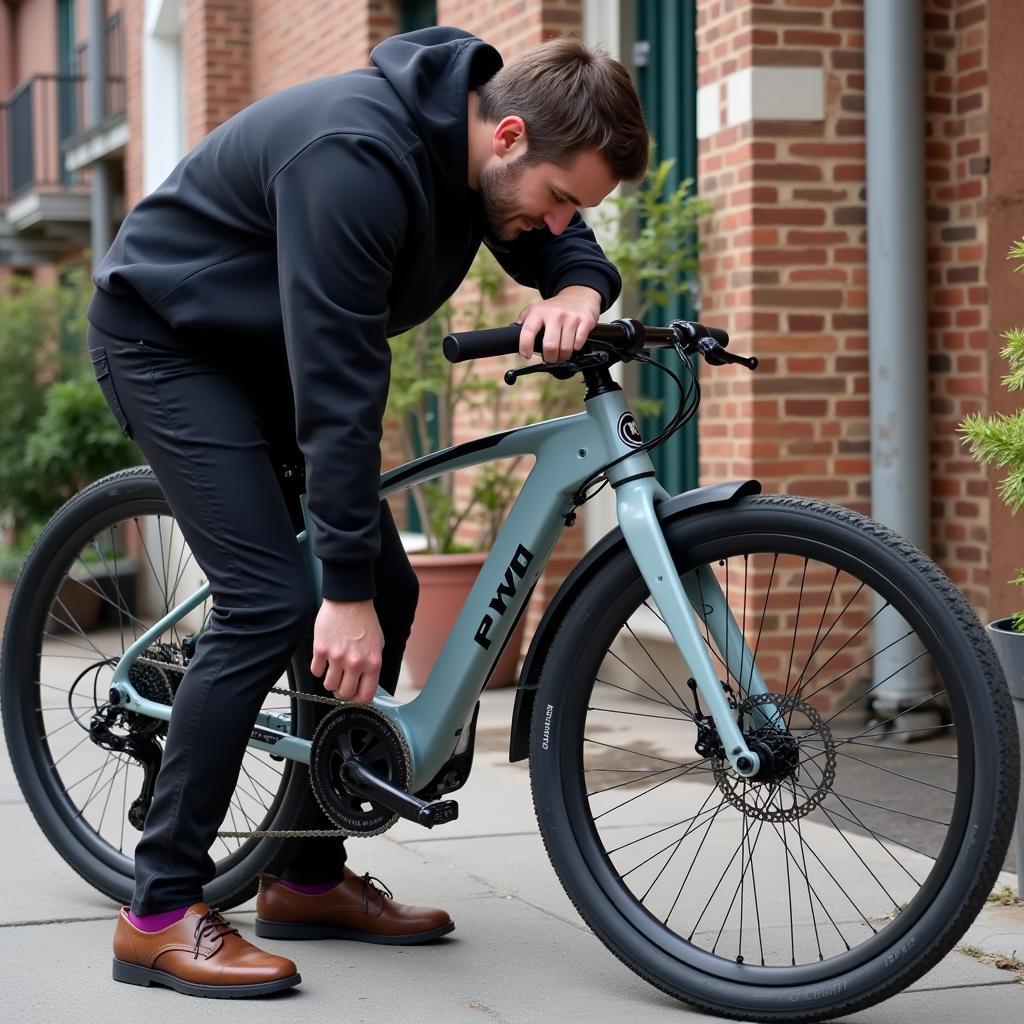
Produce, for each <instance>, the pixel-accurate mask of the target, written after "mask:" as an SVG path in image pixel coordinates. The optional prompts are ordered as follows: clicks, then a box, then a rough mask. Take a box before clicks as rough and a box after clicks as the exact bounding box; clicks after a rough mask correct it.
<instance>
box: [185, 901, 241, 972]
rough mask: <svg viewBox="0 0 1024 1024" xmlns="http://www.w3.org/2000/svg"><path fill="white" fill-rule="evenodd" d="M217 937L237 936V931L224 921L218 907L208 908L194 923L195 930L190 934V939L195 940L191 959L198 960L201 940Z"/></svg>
mask: <svg viewBox="0 0 1024 1024" xmlns="http://www.w3.org/2000/svg"><path fill="white" fill-rule="evenodd" d="M218 935H238V929H237V928H233V927H232V926H231V925H230V924H228V922H227V921H225V920H224V916H223V914H221V912H220V909H219V908H218V907H210V909H209V910H207V911H206V913H205V914H203V916H202V917H201V918H199V920H198V921H196V929H195V931H194V932H193V933H192V937H193V938H194V939H195V940H196V945H195V949H194V950H193V951H192V959H193V960H198V959H199V947H200V945H201V944H202V941H203V939H205V938H207V937H215V936H218Z"/></svg>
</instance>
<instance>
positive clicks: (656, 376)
mask: <svg viewBox="0 0 1024 1024" xmlns="http://www.w3.org/2000/svg"><path fill="white" fill-rule="evenodd" d="M636 11H637V32H636V38H637V45H636V54H635V56H636V61H635V63H636V67H637V80H638V86H639V91H640V98H641V100H642V101H643V105H644V111H645V112H646V115H647V123H648V125H649V126H650V129H651V134H652V135H653V136H654V138H655V141H656V142H657V151H656V154H655V158H656V159H657V160H666V159H669V158H672V159H674V160H675V166H674V167H673V169H672V176H671V177H670V178H669V182H668V187H669V188H670V189H675V188H677V187H678V185H679V182H680V181H682V180H684V179H686V178H693V179H696V177H697V47H696V28H697V11H696V4H695V2H694V0H679V2H678V3H677V2H673V3H664V2H662V0H637V8H636ZM693 317H694V306H693V302H692V301H691V300H690V298H689V297H687V296H681V297H679V298H677V299H674V300H673V301H672V302H671V303H669V304H668V305H666V306H659V307H654V308H652V309H650V310H649V311H648V313H647V315H646V317H645V320H646V321H647V322H648V323H659V324H662V323H668V322H669V321H670V320H677V319H683V320H689V319H692V318H693ZM658 358H660V359H663V360H664V361H665V362H667V363H668V364H669V365H670V366H673V368H675V367H676V366H678V363H679V360H678V358H677V357H676V356H675V354H674V353H673V354H671V355H669V354H666V353H659V355H658ZM684 383H685V376H684ZM640 387H641V390H642V392H643V394H644V395H645V396H647V397H648V398H654V399H657V400H659V401H660V402H661V403H662V405H661V411H660V412H659V413H657V414H656V415H654V416H645V417H643V418H642V421H641V429H642V431H643V435H644V437H653V436H654V435H655V434H656V433H657V432H658V431H659V430H661V429H662V427H664V426H665V425H666V423H668V421H669V419H670V418H671V416H672V414H673V413H674V412H675V409H676V407H677V405H678V404H679V393H678V390H677V389H676V386H675V385H674V384H673V383H672V380H671V378H670V377H668V375H667V374H665V373H662V372H661V371H660V370H656V369H654V367H652V366H641V367H640ZM653 458H654V464H655V468H656V469H657V471H658V479H659V480H660V481H661V482H662V483H663V484H664V485H665V487H666V489H667V490H668V491H669V492H670V493H672V494H678V493H679V492H680V491H684V490H687V489H689V488H692V487H696V486H697V478H698V461H697V422H696V420H691V421H690V422H689V423H688V424H687V425H686V426H685V427H683V429H682V430H680V431H678V432H677V433H676V434H675V435H674V436H673V437H671V438H670V439H669V440H668V442H667V443H666V444H663V445H661V446H660V447H659V448H658V449H657V451H655V452H654V453H653Z"/></svg>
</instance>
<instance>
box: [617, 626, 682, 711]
mask: <svg viewBox="0 0 1024 1024" xmlns="http://www.w3.org/2000/svg"><path fill="white" fill-rule="evenodd" d="M626 629H628V630H629V635H630V636H631V637H632V638H633V639H634V640H635V641H636V642H637V644H638V645H639V646H640V650H642V651H643V652H644V654H646V655H647V658H648V660H649V661H650V663H651V664H652V665H653V666H654V667H655V668H656V669H657V670H658V672H659V673H660V674H661V678H662V679H664V680H665V682H666V683H668V685H669V689H670V690H671V691H672V692H673V693H674V694H675V695H676V700H678V701H679V704H678V705H677V706H678V707H681V708H683V709H685V710H686V711H688V712H690V713H691V714H692V711H691V709H690V707H689V705H688V704H687V703H686V701H685V700H684V699H683V697H682V696H681V695H680V693H679V691H678V690H677V689H676V688H675V685H674V684H673V682H672V680H671V679H669V677H668V676H667V675H665V672H664V670H663V669H662V667H661V666H660V665H659V664H658V663H657V662H656V661H655V660H654V658H653V657H652V656H651V652H650V651H649V650H647V647H646V645H645V644H644V642H643V640H641V639H640V637H638V636H637V635H636V633H635V632H633V627H632V626H631V625H630V624H629V623H628V622H627V623H626Z"/></svg>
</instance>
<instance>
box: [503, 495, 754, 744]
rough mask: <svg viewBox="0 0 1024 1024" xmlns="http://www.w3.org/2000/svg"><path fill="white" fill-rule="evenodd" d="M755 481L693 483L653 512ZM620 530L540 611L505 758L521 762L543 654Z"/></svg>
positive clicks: (695, 506) (689, 509)
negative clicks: (683, 492)
mask: <svg viewBox="0 0 1024 1024" xmlns="http://www.w3.org/2000/svg"><path fill="white" fill-rule="evenodd" d="M760 493H761V484H760V482H759V481H757V480H734V481H731V482H729V483H721V484H710V485H709V486H707V487H697V488H695V489H694V490H692V491H687V492H686V493H685V494H677V495H676V496H675V497H673V498H667V499H666V500H664V501H661V502H658V504H657V505H655V512H656V513H657V516H658V519H659V520H660V521H661V522H663V523H664V522H668V521H669V520H672V519H677V518H679V517H680V516H688V515H693V514H694V513H695V512H700V511H703V510H704V509H707V508H714V507H715V506H723V505H732V504H735V503H736V502H737V501H739V500H740V499H741V498H746V497H748V496H749V495H751V494H760ZM625 544H626V540H625V538H624V537H623V536H622V530H620V529H619V528H618V527H616V528H615V529H614V530H611V531H609V532H608V533H606V534H605V535H604V537H602V538H601V540H599V541H598V542H597V544H595V545H594V546H593V547H592V548H591V549H590V550H589V551H588V552H587V553H586V555H584V556H583V558H582V559H581V560H580V562H579V563H578V564H577V565H576V567H575V568H574V569H573V570H572V572H571V573H569V575H568V576H567V577H566V578H565V580H564V582H563V583H562V585H561V586H560V587H559V588H558V592H557V593H556V594H555V596H554V597H553V598H552V599H551V603H550V604H549V605H548V607H547V610H546V611H545V612H544V616H543V618H542V619H541V620H540V625H538V627H537V632H536V633H534V635H533V640H532V641H531V642H530V649H529V650H528V651H527V652H526V659H525V661H524V662H523V668H522V671H521V672H520V673H519V684H518V686H517V688H516V703H515V708H514V710H513V712H512V734H511V737H510V739H509V749H508V759H509V760H510V761H522V760H523V759H524V758H525V757H528V756H529V753H530V719H531V718H532V717H533V702H534V698H535V697H536V695H537V683H538V680H539V678H540V670H541V666H542V665H543V663H544V655H545V654H546V652H547V650H548V647H549V646H550V645H551V641H552V640H553V639H554V637H555V633H557V632H558V628H559V626H561V624H562V620H563V619H564V617H565V613H566V611H567V610H568V609H569V607H570V605H571V604H572V602H573V600H574V599H575V597H576V595H577V593H578V592H579V591H580V590H581V589H582V588H583V587H585V586H586V585H587V583H588V581H589V580H590V579H591V577H592V576H593V575H594V574H595V573H596V572H597V571H598V570H599V569H600V568H601V567H602V566H603V565H604V564H605V563H606V562H608V561H609V559H611V558H613V557H614V556H615V555H617V554H618V553H619V551H620V550H621V549H622V548H623V547H624V546H625Z"/></svg>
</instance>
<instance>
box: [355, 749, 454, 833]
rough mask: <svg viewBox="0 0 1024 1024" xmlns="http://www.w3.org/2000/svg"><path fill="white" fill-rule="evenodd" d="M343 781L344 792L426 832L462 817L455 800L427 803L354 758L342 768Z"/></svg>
mask: <svg viewBox="0 0 1024 1024" xmlns="http://www.w3.org/2000/svg"><path fill="white" fill-rule="evenodd" d="M341 781H342V782H343V783H344V784H345V788H346V789H348V790H349V792H351V793H355V794H356V795H357V796H362V797H366V799H367V800H372V801H373V802H374V803H376V804H380V805H381V806H382V807H386V808H387V809H388V810H389V811H394V812H395V814H397V815H398V816H399V817H401V818H405V819H407V820H408V821H414V822H416V824H417V825H422V826H423V827H424V828H433V827H434V826H435V825H444V824H445V823H446V822H449V821H455V819H456V818H457V817H458V816H459V805H458V803H457V802H456V801H454V800H435V801H433V802H432V803H428V802H427V801H426V800H421V799H420V798H419V797H418V796H413V795H412V794H411V793H407V792H406V791H405V790H404V789H399V788H398V787H397V786H392V785H391V783H390V782H388V781H386V780H385V779H382V778H381V777H380V776H379V775H378V774H377V773H376V772H372V771H370V769H369V768H367V767H366V765H364V764H363V763H362V762H361V761H359V760H357V759H355V758H352V759H351V760H348V761H346V762H345V763H344V764H343V765H342V766H341Z"/></svg>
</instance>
